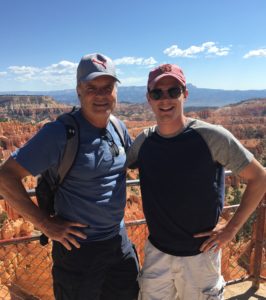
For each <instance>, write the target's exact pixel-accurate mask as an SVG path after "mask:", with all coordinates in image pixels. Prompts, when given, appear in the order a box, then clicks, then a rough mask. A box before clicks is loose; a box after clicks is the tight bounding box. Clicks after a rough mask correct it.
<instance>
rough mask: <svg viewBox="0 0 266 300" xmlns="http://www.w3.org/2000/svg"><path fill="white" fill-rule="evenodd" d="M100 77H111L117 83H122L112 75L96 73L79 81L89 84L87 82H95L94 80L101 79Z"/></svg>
mask: <svg viewBox="0 0 266 300" xmlns="http://www.w3.org/2000/svg"><path fill="white" fill-rule="evenodd" d="M100 76H109V77H112V78H114V79H115V80H116V81H118V82H120V80H119V79H118V78H116V77H115V76H113V75H110V74H109V73H103V72H94V73H91V74H89V75H87V76H84V77H82V78H80V80H79V81H82V82H84V81H86V82H87V81H91V80H93V79H95V78H97V77H100Z"/></svg>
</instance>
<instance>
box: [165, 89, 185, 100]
mask: <svg viewBox="0 0 266 300" xmlns="http://www.w3.org/2000/svg"><path fill="white" fill-rule="evenodd" d="M181 93H182V90H181V88H179V87H176V88H171V89H169V90H168V94H169V96H170V98H172V99H176V98H178V97H179V96H180V95H181Z"/></svg>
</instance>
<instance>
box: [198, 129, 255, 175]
mask: <svg viewBox="0 0 266 300" xmlns="http://www.w3.org/2000/svg"><path fill="white" fill-rule="evenodd" d="M196 130H197V131H198V132H199V133H200V134H201V135H202V137H203V138H204V139H205V141H206V143H207V144H208V147H209V149H210V151H211V154H212V157H213V160H214V161H217V162H219V163H220V164H221V165H223V166H224V167H225V168H226V169H227V170H231V171H232V172H233V173H234V174H238V173H239V172H240V171H241V170H242V169H244V168H245V167H246V166H247V165H248V164H249V163H250V162H251V161H252V160H253V158H254V156H253V154H252V153H251V152H250V151H248V150H247V149H246V148H245V147H244V146H243V145H242V144H241V143H240V142H239V141H238V140H237V138H236V137H235V136H234V135H233V134H232V133H231V132H230V131H228V130H227V129H225V128H224V127H222V126H218V125H207V126H199V127H198V128H197V129H196Z"/></svg>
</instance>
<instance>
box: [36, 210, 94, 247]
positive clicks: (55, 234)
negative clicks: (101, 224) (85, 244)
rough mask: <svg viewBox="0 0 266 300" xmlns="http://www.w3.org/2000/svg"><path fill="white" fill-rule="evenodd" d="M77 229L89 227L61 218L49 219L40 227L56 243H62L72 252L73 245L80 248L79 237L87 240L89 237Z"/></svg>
mask: <svg viewBox="0 0 266 300" xmlns="http://www.w3.org/2000/svg"><path fill="white" fill-rule="evenodd" d="M76 227H83V228H84V227H89V226H88V225H85V224H80V223H76V222H70V221H65V220H63V219H62V218H60V217H57V216H55V217H48V218H46V219H45V221H44V222H43V223H42V225H41V226H40V230H41V231H43V233H44V234H45V235H46V236H48V237H49V238H50V239H52V240H54V241H58V242H60V243H61V244H62V245H63V246H64V247H65V248H66V249H67V250H71V249H72V247H71V244H72V245H73V246H75V247H76V248H80V244H79V243H78V241H77V240H76V238H77V237H79V238H81V239H86V238H87V236H86V235H85V234H84V233H82V232H81V231H80V230H79V229H78V228H76Z"/></svg>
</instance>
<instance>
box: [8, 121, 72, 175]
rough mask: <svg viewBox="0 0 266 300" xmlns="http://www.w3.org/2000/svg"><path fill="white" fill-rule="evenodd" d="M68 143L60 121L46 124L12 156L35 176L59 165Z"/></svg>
mask: <svg viewBox="0 0 266 300" xmlns="http://www.w3.org/2000/svg"><path fill="white" fill-rule="evenodd" d="M65 145H66V131H65V127H64V125H63V124H62V123H61V122H59V121H55V122H51V123H47V124H45V125H44V126H43V127H42V128H41V129H40V130H39V131H38V132H37V134H36V135H34V136H33V137H32V138H31V139H30V140H29V141H28V142H27V143H26V144H25V145H24V146H22V147H21V148H19V149H17V150H16V151H14V152H13V153H12V154H11V156H12V157H13V158H14V159H15V160H16V161H17V162H18V163H19V164H20V165H21V166H22V167H24V168H25V169H26V170H27V171H29V172H30V173H31V174H32V175H33V176H36V175H38V174H40V173H42V172H44V171H45V170H47V169H48V168H51V167H54V166H57V165H58V164H59V162H60V160H61V157H62V155H63V152H64V149H65Z"/></svg>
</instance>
